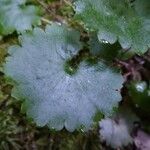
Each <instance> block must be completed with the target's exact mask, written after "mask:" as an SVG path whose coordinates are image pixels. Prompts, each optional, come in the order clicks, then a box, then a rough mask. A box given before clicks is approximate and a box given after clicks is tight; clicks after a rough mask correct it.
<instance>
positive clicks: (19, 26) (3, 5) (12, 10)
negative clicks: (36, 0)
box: [0, 0, 40, 35]
mask: <svg viewBox="0 0 150 150" xmlns="http://www.w3.org/2000/svg"><path fill="white" fill-rule="evenodd" d="M38 14H39V9H38V8H37V7H35V6H33V5H26V0H0V35H7V34H11V33H12V32H14V31H15V30H16V31H18V32H22V31H25V30H31V29H32V25H39V24H40V17H39V16H38Z"/></svg>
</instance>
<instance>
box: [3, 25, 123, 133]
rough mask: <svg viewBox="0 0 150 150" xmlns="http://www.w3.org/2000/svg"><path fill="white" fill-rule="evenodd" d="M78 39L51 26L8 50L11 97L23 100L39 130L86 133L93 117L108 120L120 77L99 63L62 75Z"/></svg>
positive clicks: (71, 32)
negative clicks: (100, 116)
mask: <svg viewBox="0 0 150 150" xmlns="http://www.w3.org/2000/svg"><path fill="white" fill-rule="evenodd" d="M79 39H80V34H79V33H78V32H77V31H74V30H72V29H67V27H65V26H58V25H55V24H53V25H51V26H47V27H46V29H45V31H43V30H42V29H40V28H35V29H34V31H33V33H32V34H31V33H30V34H24V35H22V36H21V38H20V41H21V46H13V47H11V48H10V49H9V53H10V56H9V57H8V58H7V60H6V64H5V65H4V72H5V74H6V75H7V76H8V77H10V78H12V79H13V80H14V81H15V82H16V84H14V89H13V96H14V97H16V98H19V99H24V100H25V102H24V104H23V105H24V108H27V115H29V116H30V117H32V118H33V119H34V121H35V122H36V123H37V125H39V126H44V125H47V126H49V127H50V128H55V129H56V130H60V129H62V128H63V127H66V129H67V130H69V131H73V130H75V129H76V128H79V127H81V126H84V127H85V128H89V127H90V126H91V125H92V123H93V117H94V115H95V114H96V112H97V111H101V112H103V113H104V114H105V115H109V114H111V112H112V110H113V107H114V106H117V104H118V102H119V101H120V100H121V95H120V91H119V90H120V89H121V87H122V83H123V77H122V76H121V74H119V73H118V72H115V71H114V70H112V69H111V68H109V67H108V66H105V65H104V64H103V63H102V62H99V63H98V64H95V65H94V66H91V65H89V64H88V63H86V62H85V61H84V62H82V63H81V64H80V65H79V67H78V69H77V71H76V72H75V73H74V74H72V75H71V74H69V73H68V72H67V71H66V69H65V68H66V61H67V60H68V59H70V58H72V57H73V56H74V55H76V54H77V53H78V51H79V50H80V49H81V47H82V46H81V43H80V41H79Z"/></svg>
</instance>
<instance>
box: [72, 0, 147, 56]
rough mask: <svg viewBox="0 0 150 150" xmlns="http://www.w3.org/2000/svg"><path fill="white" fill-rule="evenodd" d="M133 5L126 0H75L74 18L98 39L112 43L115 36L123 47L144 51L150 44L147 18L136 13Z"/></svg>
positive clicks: (115, 39) (114, 40) (141, 52)
mask: <svg viewBox="0 0 150 150" xmlns="http://www.w3.org/2000/svg"><path fill="white" fill-rule="evenodd" d="M116 4H117V5H116ZM142 4H143V5H145V4H144V3H141V5H142ZM147 4H148V5H150V2H147ZM143 5H142V6H143ZM136 6H137V5H135V7H131V4H130V3H129V2H128V1H126V0H76V1H75V11H76V18H77V19H79V20H81V21H83V23H84V24H85V26H86V27H87V28H88V29H90V31H93V30H94V31H96V32H97V36H98V38H99V40H100V41H103V40H105V41H108V42H109V43H110V44H113V43H115V42H116V41H117V40H118V41H119V43H120V44H121V46H122V48H124V49H129V48H131V50H132V51H134V52H136V53H138V54H143V53H145V52H146V51H147V50H148V48H149V47H150V18H149V17H146V18H145V17H143V15H139V13H137V11H136V9H137V8H136ZM138 6H139V5H138ZM142 6H141V7H142ZM143 7H144V6H143ZM142 13H143V12H142Z"/></svg>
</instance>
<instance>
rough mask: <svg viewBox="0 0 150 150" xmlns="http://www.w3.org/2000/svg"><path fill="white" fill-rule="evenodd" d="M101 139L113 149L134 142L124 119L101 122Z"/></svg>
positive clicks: (107, 119)
mask: <svg viewBox="0 0 150 150" xmlns="http://www.w3.org/2000/svg"><path fill="white" fill-rule="evenodd" d="M99 125H100V138H101V140H104V141H106V143H107V145H109V146H111V147H112V148H115V149H117V148H121V147H123V146H127V145H128V144H131V143H132V142H133V140H132V137H131V135H130V132H129V129H128V126H127V124H126V122H125V121H124V119H122V118H120V119H118V120H117V121H115V120H113V119H110V118H106V119H102V120H101V121H100V124H99Z"/></svg>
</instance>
